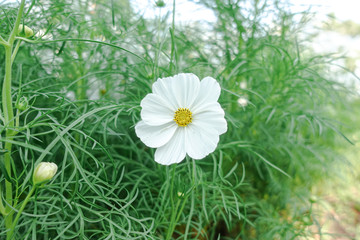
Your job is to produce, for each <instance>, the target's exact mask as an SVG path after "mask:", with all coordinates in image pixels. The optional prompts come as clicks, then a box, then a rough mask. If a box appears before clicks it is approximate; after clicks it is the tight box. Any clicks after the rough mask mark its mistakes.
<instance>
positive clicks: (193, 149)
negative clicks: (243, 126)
mask: <svg viewBox="0 0 360 240" xmlns="http://www.w3.org/2000/svg"><path fill="white" fill-rule="evenodd" d="M152 90H153V93H149V94H148V95H146V96H145V97H144V99H143V100H142V101H141V107H142V110H141V118H142V121H140V122H139V123H137V124H136V126H135V132H136V135H137V136H138V137H139V138H140V139H141V141H142V142H143V143H144V144H145V145H146V146H148V147H152V148H157V149H156V152H155V161H156V162H158V163H160V164H162V165H171V164H174V163H179V162H181V161H183V160H184V158H185V156H186V154H187V155H189V156H190V157H191V158H193V159H202V158H204V157H206V156H207V155H209V154H210V153H212V152H214V151H215V149H216V147H217V145H218V142H219V135H221V134H223V133H225V132H226V131H227V122H226V120H225V117H224V116H225V112H224V110H223V109H222V108H221V106H220V104H219V103H218V99H219V96H220V92H221V87H220V85H219V83H218V82H217V81H216V80H215V79H214V78H212V77H205V78H204V79H202V80H201V81H200V80H199V78H198V77H197V76H196V75H194V74H192V73H181V74H178V75H175V76H173V77H167V78H160V79H158V80H157V81H156V82H155V83H154V84H153V87H152Z"/></svg>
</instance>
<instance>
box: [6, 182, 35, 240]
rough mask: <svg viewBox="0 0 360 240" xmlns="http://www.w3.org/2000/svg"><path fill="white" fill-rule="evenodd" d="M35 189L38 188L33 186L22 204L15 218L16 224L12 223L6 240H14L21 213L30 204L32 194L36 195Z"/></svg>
mask: <svg viewBox="0 0 360 240" xmlns="http://www.w3.org/2000/svg"><path fill="white" fill-rule="evenodd" d="M35 189H36V186H35V185H33V186H32V188H31V190H30V192H29V193H28V195H27V196H26V198H25V200H24V202H23V203H22V205H21V207H20V209H19V211H18V212H17V214H16V217H15V219H14V222H13V223H12V225H11V228H10V230H9V232H8V233H7V238H6V240H11V239H12V237H13V234H14V231H15V227H16V224H17V222H18V221H19V218H20V216H21V213H22V212H23V210H24V208H25V206H26V204H27V203H28V202H29V200H30V198H31V196H32V194H33V193H34V191H35Z"/></svg>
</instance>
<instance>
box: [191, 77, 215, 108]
mask: <svg viewBox="0 0 360 240" xmlns="http://www.w3.org/2000/svg"><path fill="white" fill-rule="evenodd" d="M220 92H221V88H220V85H219V83H218V82H217V81H216V80H215V79H214V78H212V77H206V78H204V79H203V80H201V82H200V91H199V93H198V96H197V98H196V100H195V102H194V104H193V109H196V108H198V106H199V105H200V106H201V105H204V104H205V103H209V102H217V101H218V99H219V96H220Z"/></svg>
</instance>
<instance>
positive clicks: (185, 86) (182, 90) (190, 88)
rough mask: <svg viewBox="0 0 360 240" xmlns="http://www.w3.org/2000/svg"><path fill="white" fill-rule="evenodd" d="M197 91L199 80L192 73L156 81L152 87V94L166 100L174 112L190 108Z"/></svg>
mask: <svg viewBox="0 0 360 240" xmlns="http://www.w3.org/2000/svg"><path fill="white" fill-rule="evenodd" d="M199 89H200V81H199V78H198V77H197V76H195V75H194V74H192V73H181V74H178V75H175V76H173V77H167V78H161V79H158V80H157V81H156V82H155V83H154V84H153V87H152V90H153V93H155V94H157V95H159V96H161V97H162V98H163V99H164V100H166V101H167V102H168V103H169V104H170V105H171V106H172V107H173V109H174V110H175V111H176V110H177V109H178V108H188V107H190V106H191V105H192V104H193V102H194V101H195V99H196V97H197V95H198V93H199Z"/></svg>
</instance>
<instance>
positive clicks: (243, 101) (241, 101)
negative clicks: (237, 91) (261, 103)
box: [237, 97, 249, 107]
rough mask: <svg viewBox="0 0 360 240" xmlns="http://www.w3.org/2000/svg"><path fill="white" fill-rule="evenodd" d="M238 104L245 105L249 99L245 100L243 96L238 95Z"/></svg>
mask: <svg viewBox="0 0 360 240" xmlns="http://www.w3.org/2000/svg"><path fill="white" fill-rule="evenodd" d="M237 102H238V104H239V106H241V107H246V106H247V105H248V104H249V100H247V98H244V97H240V98H239V99H238V100H237Z"/></svg>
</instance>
